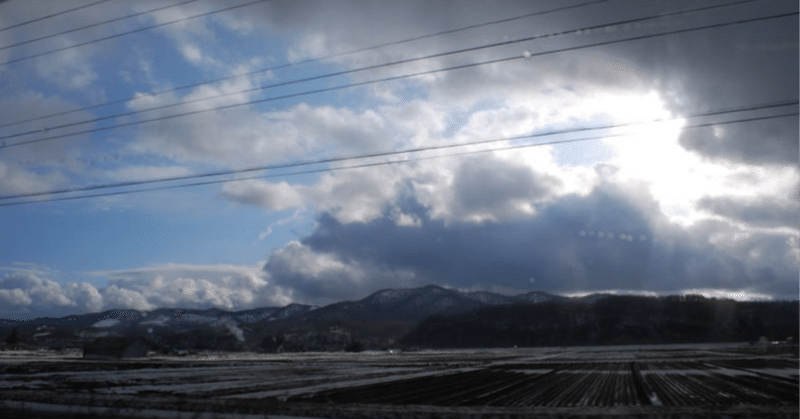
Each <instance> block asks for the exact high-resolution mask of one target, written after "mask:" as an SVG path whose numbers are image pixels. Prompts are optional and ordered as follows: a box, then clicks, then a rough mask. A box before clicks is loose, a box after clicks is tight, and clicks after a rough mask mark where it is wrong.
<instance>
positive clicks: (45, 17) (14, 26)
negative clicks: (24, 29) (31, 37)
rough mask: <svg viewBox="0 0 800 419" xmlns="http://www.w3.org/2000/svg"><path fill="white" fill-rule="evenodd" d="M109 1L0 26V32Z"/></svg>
mask: <svg viewBox="0 0 800 419" xmlns="http://www.w3.org/2000/svg"><path fill="white" fill-rule="evenodd" d="M109 1H111V0H100V1H96V2H94V3H89V4H84V5H83V6H78V7H74V8H72V9H67V10H63V11H60V12H56V13H53V14H51V15H47V16H42V17H37V18H35V19H31V20H29V21H26V22H20V23H16V24H14V25H11V26H6V27H5V28H0V32H3V31H7V30H9V29H14V28H19V27H20V26H25V25H30V24H31V23H36V22H40V21H42V20H45V19H50V18H51V17H56V16H61V15H65V14H67V13H70V12H74V11H77V10H81V9H86V8H88V7H92V6H96V5H98V4H100V3H108V2H109Z"/></svg>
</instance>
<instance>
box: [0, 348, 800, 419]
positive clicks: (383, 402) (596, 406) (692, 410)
mask: <svg viewBox="0 0 800 419" xmlns="http://www.w3.org/2000/svg"><path fill="white" fill-rule="evenodd" d="M776 349H777V350H776ZM798 367H799V366H798V359H797V355H796V346H795V347H793V348H789V347H787V348H785V350H781V349H780V348H774V347H766V348H765V347H756V346H750V345H734V344H729V345H661V346H618V347H565V348H524V349H523V348H519V349H506V350H494V349H492V350H488V349H487V350H480V349H474V350H453V351H420V352H410V353H387V352H367V353H358V354H351V353H284V354H258V353H203V354H195V355H190V356H185V357H169V356H163V355H155V354H153V355H151V356H149V357H148V358H146V359H136V360H124V361H102V360H92V361H89V360H84V359H82V358H81V354H80V352H75V351H73V352H51V351H36V352H28V351H0V416H2V417H4V418H15V417H20V418H21V417H43V418H51V417H75V418H77V417H87V416H88V417H112V416H113V417H136V418H145V417H154V418H155V417H158V418H184V417H185V418H200V417H208V418H256V417H265V415H267V416H266V417H413V418H428V417H475V418H477V417H530V416H535V417H581V416H583V415H590V416H608V417H685V416H694V415H702V416H704V417H730V418H735V417H793V418H796V417H798V395H799V394H798Z"/></svg>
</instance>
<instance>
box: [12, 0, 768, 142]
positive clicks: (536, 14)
mask: <svg viewBox="0 0 800 419" xmlns="http://www.w3.org/2000/svg"><path fill="white" fill-rule="evenodd" d="M608 1H611V0H594V1H589V2H585V3H579V4H575V5H571V6H563V7H557V8H554V9H548V10H542V11H538V12H533V13H527V14H524V15H520V16H514V17H510V18H505V19H500V20H494V21H491V22H484V23H479V24H475V25H470V26H464V27H461V28H456V29H449V30H446V31H441V32H435V33H430V34H427V35H420V36H416V37H413V38H407V39H403V40H399V41H391V42H386V43H383V44H378V45H373V46H370V47H364V48H358V49H354V50H350V51H344V52H338V53H335V54H329V55H325V56H322V57H316V58H309V59H306V60H302V61H298V62H296V63H289V64H281V65H278V66H274V67H267V68H262V69H258V70H253V71H249V72H246V73H241V74H235V75H232V76H225V77H219V78H216V79H209V80H204V81H201V82H196V83H190V84H185V85H181V86H177V87H172V88H169V89H164V90H159V91H156V92H153V93H149V94H148V95H147V96H148V97H154V96H159V95H163V94H166V93H172V92H175V91H179V90H185V89H189V88H192V87H197V86H204V85H207V84H213V83H218V82H221V81H225V80H232V79H235V78H239V77H245V76H252V75H254V74H260V73H265V72H268V71H275V70H282V69H286V68H290V67H296V66H300V65H303V64H308V63H313V62H318V61H324V60H329V59H331V58H336V57H339V56H343V55H349V54H356V53H360V52H366V51H372V50H375V49H380V48H385V47H388V46H393V45H401V44H405V43H408V42H413V41H419V40H421V39H427V38H432V37H435V36H440V35H448V34H452V33H457V32H461V31H465V30H469V29H475V28H479V27H485V26H489V25H495V24H500V23H506V22H510V21H514V20H520V19H525V18H529V17H533V16H541V15H544V14H549V13H553V12H559V11H563V10H568V9H574V8H578V7H583V6H588V5H593V4H597V3H605V2H608ZM747 1H755V0H747ZM133 99H135V97H128V98H125V99H118V100H113V101H109V102H103V103H98V104H95V105H90V106H85V107H82V108H79V109H72V110H69V111H63V112H58V113H52V114H48V115H43V116H38V117H35V118H29V119H22V120H18V121H14V122H9V123H5V124H0V128H5V127H8V126H13V125H19V124H23V123H25V122H32V121H39V120H42V119H47V118H52V117H54V116H62V115H67V114H71V113H75V112H82V111H87V110H90V109H95V108H99V107H103V106H109V105H116V104H118V103H124V102H128V101H130V100H133Z"/></svg>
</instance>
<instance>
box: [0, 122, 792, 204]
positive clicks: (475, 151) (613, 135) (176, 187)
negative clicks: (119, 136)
mask: <svg viewBox="0 0 800 419" xmlns="http://www.w3.org/2000/svg"><path fill="white" fill-rule="evenodd" d="M797 115H798V112H792V113H786V114H781V115H772V116H761V117H754V118H748V119H738V120H732V121H722V122H708V123H703V124H697V125H689V126H685V127H683V128H684V129H686V128H702V127H709V126H715V125H726V124H735V123H742V122H752V121H761V120H767V119H776V118H784V117H787V116H797ZM625 135H629V134H624V133H620V134H610V135H605V136H594V137H586V138H575V139H567V140H554V141H548V142H542V143H535V144H517V145H511V146H506V147H498V148H491V149H486V150H470V151H463V152H459V153H451V154H444V155H438V156H427V157H418V158H414V159H404V160H390V161H383V162H373V163H362V164H357V165H351V166H342V167H327V168H321V169H309V170H303V171H299V172H290V173H275V174H267V175H258V176H247V177H241V178H236V179H217V180H207V181H202V182H193V183H184V184H180V185H168V186H154V187H150V188H142V189H135V190H126V191H117V192H104V193H97V194H90V195H80V196H68V197H60V198H53V199H45V200H38V201H35V200H30V201H22V202H9V203H0V207H8V206H14V205H25V204H38V203H46V202H56V201H72V200H76V199H86V198H98V197H104V196H117V195H130V194H134V193H140V192H152V191H158V190H165V189H179V188H188V187H194V186H204V185H214V184H220V183H230V182H239V181H243V180H255V179H268V178H274V177H284V176H296V175H306V174H314V173H326V172H336V171H341V170H352V169H362V168H367V167H376V166H386V165H390V164H397V163H410V162H417V161H424V160H432V159H439V158H445V157H457V156H464V155H469V154H477V153H487V152H493V151H505V150H513V149H519V148H528V147H539V146H543V145H554V144H564V143H574V142H579V141H590V140H597V139H604V138H612V137H621V136H625Z"/></svg>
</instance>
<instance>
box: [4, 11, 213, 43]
mask: <svg viewBox="0 0 800 419" xmlns="http://www.w3.org/2000/svg"><path fill="white" fill-rule="evenodd" d="M196 1H199V0H184V1H183V2H181V3H176V4H171V5H169V6H162V7H157V8H155V9H150V10H147V11H144V12H139V13H134V14H132V15H125V16H120V17H117V18H114V19H109V20H104V21H102V22H97V23H92V24H91V25H86V26H81V27H79V28H73V29H69V30H66V31H63V32H59V33H54V34H52V35H45V36H40V37H38V38H33V39H29V40H27V41H22V42H17V43H16V44H11V45H6V46H4V47H0V51H2V50H5V49H9V48H14V47H18V46H21V45H26V44H30V43H32V42H37V41H41V40H44V39H50V38H55V37H56V36H61V35H66V34H68V33H72V32H77V31H80V30H84V29H89V28H93V27H95V26H100V25H105V24H107V23H112V22H118V21H120V20H125V19H131V18H134V17H137V16H142V15H146V14H148V13H153V12H158V11H160V10H164V9H169V8H172V7H178V6H182V5H184V4H188V3H194V2H196Z"/></svg>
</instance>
